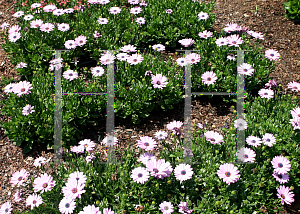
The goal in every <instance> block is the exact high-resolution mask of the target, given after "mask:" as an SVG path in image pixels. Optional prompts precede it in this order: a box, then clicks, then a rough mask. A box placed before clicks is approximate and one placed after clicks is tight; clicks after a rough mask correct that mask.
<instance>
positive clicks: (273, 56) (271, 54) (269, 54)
mask: <svg viewBox="0 0 300 214" xmlns="http://www.w3.org/2000/svg"><path fill="white" fill-rule="evenodd" d="M265 57H266V58H268V59H269V60H271V61H272V60H277V59H279V58H280V54H279V52H278V51H276V50H274V49H269V50H266V52H265Z"/></svg>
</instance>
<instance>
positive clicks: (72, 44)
mask: <svg viewBox="0 0 300 214" xmlns="http://www.w3.org/2000/svg"><path fill="white" fill-rule="evenodd" d="M65 47H66V49H75V48H76V42H75V41H74V40H68V41H66V42H65Z"/></svg>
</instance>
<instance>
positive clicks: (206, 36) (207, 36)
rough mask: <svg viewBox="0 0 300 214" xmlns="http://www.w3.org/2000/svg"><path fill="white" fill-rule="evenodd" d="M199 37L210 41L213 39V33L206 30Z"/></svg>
mask: <svg viewBox="0 0 300 214" xmlns="http://www.w3.org/2000/svg"><path fill="white" fill-rule="evenodd" d="M198 35H199V36H200V37H201V38H203V39H208V38H209V37H212V35H213V34H212V32H210V31H207V30H205V31H203V32H200V33H199V34H198Z"/></svg>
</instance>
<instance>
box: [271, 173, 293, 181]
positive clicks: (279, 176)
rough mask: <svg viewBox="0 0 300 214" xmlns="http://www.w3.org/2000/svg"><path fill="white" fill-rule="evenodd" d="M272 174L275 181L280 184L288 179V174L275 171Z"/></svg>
mask: <svg viewBox="0 0 300 214" xmlns="http://www.w3.org/2000/svg"><path fill="white" fill-rule="evenodd" d="M272 175H273V177H274V178H275V179H276V181H279V182H280V184H283V183H287V182H288V181H289V175H288V174H279V173H277V172H273V174H272Z"/></svg>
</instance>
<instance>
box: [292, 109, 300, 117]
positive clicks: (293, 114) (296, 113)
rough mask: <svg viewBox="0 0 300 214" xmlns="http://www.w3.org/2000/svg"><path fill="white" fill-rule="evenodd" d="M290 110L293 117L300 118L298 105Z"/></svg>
mask: <svg viewBox="0 0 300 214" xmlns="http://www.w3.org/2000/svg"><path fill="white" fill-rule="evenodd" d="M290 112H291V114H292V116H293V117H294V118H300V108H299V107H295V108H293V109H292V110H291V111H290Z"/></svg>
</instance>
